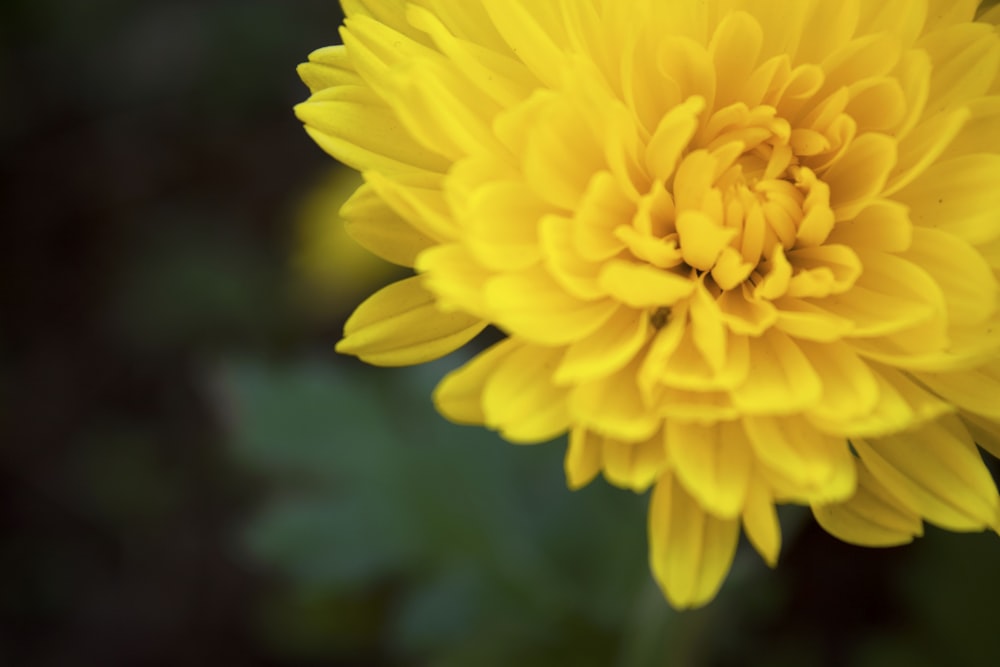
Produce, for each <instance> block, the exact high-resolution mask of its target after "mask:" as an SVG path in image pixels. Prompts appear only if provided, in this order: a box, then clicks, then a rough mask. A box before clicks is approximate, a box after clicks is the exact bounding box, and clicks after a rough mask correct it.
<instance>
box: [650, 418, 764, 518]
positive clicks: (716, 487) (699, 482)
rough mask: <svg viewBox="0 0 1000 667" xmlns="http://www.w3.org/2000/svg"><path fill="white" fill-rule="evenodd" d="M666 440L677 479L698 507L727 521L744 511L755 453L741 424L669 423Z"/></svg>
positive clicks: (669, 421) (671, 421)
mask: <svg viewBox="0 0 1000 667" xmlns="http://www.w3.org/2000/svg"><path fill="white" fill-rule="evenodd" d="M665 439H666V443H667V449H668V451H669V454H670V462H671V464H672V466H673V469H674V472H675V473H676V475H677V479H678V480H680V482H681V483H682V484H683V485H684V488H685V489H687V491H688V493H690V494H691V495H692V496H693V497H694V498H696V499H697V501H698V504H699V505H701V506H702V507H704V508H705V509H706V510H707V511H708V512H710V513H712V514H714V515H716V516H718V517H721V518H725V519H731V518H736V517H738V516H739V515H740V513H741V512H742V511H743V505H744V502H745V500H746V495H747V487H748V486H749V483H750V475H751V471H752V460H753V459H752V458H751V456H752V452H751V448H750V443H749V441H748V440H747V436H746V434H745V433H744V432H743V428H742V427H741V426H740V424H739V423H738V422H725V423H722V424H712V425H701V424H696V423H684V422H680V421H678V420H676V419H671V420H668V421H667V422H666V432H665Z"/></svg>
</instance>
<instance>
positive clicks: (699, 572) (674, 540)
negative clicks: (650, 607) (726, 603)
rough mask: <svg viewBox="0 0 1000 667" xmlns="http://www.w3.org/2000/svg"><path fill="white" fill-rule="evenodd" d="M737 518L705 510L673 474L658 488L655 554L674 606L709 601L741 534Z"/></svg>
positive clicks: (653, 512)
mask: <svg viewBox="0 0 1000 667" xmlns="http://www.w3.org/2000/svg"><path fill="white" fill-rule="evenodd" d="M739 531H740V527H739V521H738V520H737V519H720V518H718V517H716V516H713V515H711V514H709V513H707V512H705V510H703V509H702V508H701V507H700V506H699V505H698V503H696V502H695V501H694V499H693V498H691V496H689V495H688V494H687V492H686V491H685V490H684V488H683V487H682V486H681V485H680V484H678V483H677V482H676V481H675V480H674V479H673V477H672V476H671V475H669V474H668V475H664V476H663V477H661V478H660V481H659V482H658V483H657V484H656V487H655V488H654V489H653V496H652V499H651V500H650V507H649V557H650V565H651V567H652V569H653V576H654V577H655V578H656V582H657V583H658V584H659V585H660V588H661V589H662V590H663V593H664V594H665V595H666V596H667V599H668V600H669V601H670V604H672V605H673V606H674V607H676V608H678V609H684V608H687V607H698V606H701V605H704V604H705V603H707V602H709V601H710V600H711V599H712V598H713V597H715V594H716V593H717V592H718V590H719V587H720V586H722V581H723V579H725V576H726V574H727V573H728V572H729V567H730V565H731V564H732V562H733V555H734V554H735V552H736V543H737V541H738V538H739Z"/></svg>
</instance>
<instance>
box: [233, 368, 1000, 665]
mask: <svg viewBox="0 0 1000 667" xmlns="http://www.w3.org/2000/svg"><path fill="white" fill-rule="evenodd" d="M461 358H462V355H461V354H457V355H455V356H454V357H452V358H450V359H447V360H443V361H441V362H437V363H434V364H429V365H427V366H425V367H421V368H417V369H394V370H389V369H366V368H363V367H361V366H359V365H356V364H353V363H341V362H338V363H332V362H331V361H329V360H328V359H324V358H318V359H317V358H313V359H304V360H302V361H299V362H294V363H285V364H281V365H274V364H261V363H259V362H253V361H250V362H247V361H244V362H240V363H233V364H229V365H226V366H224V367H223V368H222V369H221V370H220V374H219V377H220V387H221V389H222V391H221V395H222V396H223V397H224V405H226V413H227V415H228V418H227V421H228V422H229V424H230V427H231V429H232V433H233V439H232V446H233V454H234V456H235V457H236V459H237V460H239V461H242V462H243V464H244V465H246V466H247V467H248V468H249V469H251V470H253V471H255V472H256V473H257V474H258V475H259V476H261V478H262V479H263V480H265V481H266V483H267V485H268V486H269V488H270V491H269V493H268V494H267V495H266V496H265V497H264V499H263V500H262V505H261V506H260V508H259V510H258V511H257V513H256V514H255V515H254V516H253V518H252V520H251V522H250V524H249V525H248V527H247V533H246V535H247V538H246V539H247V544H248V547H249V552H248V553H249V555H250V557H251V558H252V559H253V560H255V561H257V562H259V563H263V564H267V565H268V566H269V567H270V568H273V569H275V570H277V571H279V572H281V573H283V575H284V576H285V577H287V579H288V582H289V588H288V589H286V590H284V591H283V593H282V594H281V596H280V598H279V599H278V600H275V599H268V600H266V604H265V605H264V606H263V608H262V609H261V616H260V617H259V619H260V622H261V623H262V624H263V627H264V628H265V633H266V634H267V636H268V641H269V642H270V643H271V647H272V649H273V650H275V651H279V652H285V653H286V654H288V655H293V656H296V657H300V658H304V657H307V658H310V659H314V660H320V661H322V660H323V659H326V660H331V659H339V660H346V661H347V662H348V663H350V664H353V663H352V662H351V661H352V660H362V659H365V658H367V659H369V660H370V659H373V656H379V657H378V659H379V660H381V661H384V662H385V663H386V664H421V665H425V664H426V665H441V666H451V665H455V666H460V665H485V666H492V665H497V666H499V665H509V664H524V665H529V666H530V665H539V666H542V665H617V666H620V667H640V666H652V665H666V664H670V665H734V666H735V665H761V666H764V665H797V666H801V665H840V664H858V665H876V664H878V665H889V666H890V667H891V666H892V665H934V664H944V663H948V664H967V665H989V664H1000V662H998V661H1000V650H998V647H997V645H996V644H995V642H994V640H993V635H992V633H991V632H990V627H991V623H992V620H991V619H992V614H991V608H992V606H993V598H994V596H995V595H996V593H997V591H998V590H1000V575H998V573H997V571H996V568H993V567H991V564H992V563H996V562H997V557H998V556H1000V542H998V540H997V539H996V536H995V535H980V536H955V535H951V534H948V533H943V532H940V531H936V530H931V531H930V534H929V535H928V536H927V537H926V538H925V539H923V540H921V541H919V542H918V543H917V544H916V545H915V546H912V547H909V548H904V549H891V550H863V549H858V548H855V547H850V546H847V545H842V544H840V543H838V542H836V541H835V540H832V538H829V537H828V536H826V535H825V534H824V533H822V531H821V530H819V529H818V528H817V527H816V526H815V525H814V524H813V523H812V522H811V520H810V519H809V518H808V516H807V514H806V513H805V512H803V511H797V510H795V509H794V508H791V509H788V508H786V509H785V510H784V511H783V514H782V518H783V525H784V532H785V539H786V543H790V544H789V547H788V548H787V550H786V553H785V556H784V562H783V563H782V564H781V565H780V566H779V569H778V570H777V571H776V572H775V573H769V572H768V570H767V568H766V567H764V565H763V564H762V563H761V562H760V560H759V559H758V558H757V556H756V554H755V553H753V551H752V549H750V548H749V546H748V545H746V544H743V545H741V548H740V551H739V553H738V555H737V562H736V566H735V567H734V571H733V573H732V575H731V577H730V580H729V582H727V584H726V585H725V586H724V588H723V591H722V593H721V594H720V597H719V599H717V600H716V601H715V602H714V603H712V605H710V606H709V607H708V608H706V609H703V610H698V611H695V612H685V613H677V612H674V611H672V610H670V609H669V607H668V606H667V605H666V603H665V602H664V600H663V598H662V596H661V595H660V593H659V591H657V590H656V588H655V586H654V585H653V583H652V581H651V579H650V577H649V574H648V571H647V566H646V560H645V558H646V554H645V552H646V547H645V527H644V522H645V498H643V497H638V496H636V495H635V494H632V493H629V492H625V491H621V490H618V489H613V488H611V487H609V486H608V485H606V484H604V483H603V482H601V481H598V482H595V483H594V484H592V485H590V486H589V487H587V488H586V489H584V490H581V491H578V492H575V493H573V492H569V491H568V490H566V487H565V483H564V480H563V475H562V464H561V457H562V453H563V451H564V443H563V442H555V443H549V444H546V445H540V446H536V447H516V446H512V445H510V444H507V443H504V442H502V441H500V440H499V439H498V438H496V437H495V436H494V435H492V434H490V433H488V432H487V431H485V430H482V429H475V428H467V427H459V426H455V425H451V424H448V423H446V422H445V421H444V420H442V419H441V418H440V417H438V416H437V415H436V414H435V413H434V412H433V409H432V406H431V404H430V400H429V394H430V390H431V388H432V387H433V384H434V381H435V379H436V378H438V377H440V375H442V374H443V373H444V372H445V370H446V369H447V368H449V367H453V366H455V365H457V364H458V363H460V361H461ZM959 540H963V541H962V542H959ZM959 545H961V546H959ZM789 561H790V562H789ZM276 605H277V606H276ZM276 609H280V610H281V611H280V612H276V611H275V610H276ZM956 609H958V610H961V613H956ZM276 613H279V615H280V616H282V617H283V618H284V619H285V621H284V622H281V623H278V624H275V622H274V621H275V618H274V615H275V614H276ZM290 615H295V617H296V618H300V619H302V621H304V622H299V623H295V624H290V623H289V622H288V618H289V616H290ZM844 615H847V616H846V617H845V616H844ZM824 623H825V624H828V625H824ZM268 629H269V631H268ZM290 638H294V641H290ZM949 656H951V658H950V659H958V658H961V659H960V660H959V661H958V662H954V663H951V662H949ZM379 664H382V662H380V663H379Z"/></svg>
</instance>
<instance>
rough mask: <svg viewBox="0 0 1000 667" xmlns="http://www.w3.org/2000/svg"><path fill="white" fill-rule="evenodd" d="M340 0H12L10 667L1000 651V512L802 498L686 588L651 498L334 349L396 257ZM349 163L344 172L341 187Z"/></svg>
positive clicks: (624, 666) (733, 660)
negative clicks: (865, 513) (661, 582)
mask: <svg viewBox="0 0 1000 667" xmlns="http://www.w3.org/2000/svg"><path fill="white" fill-rule="evenodd" d="M339 20H340V15H339V10H338V7H337V5H336V3H335V2H334V1H333V0H295V1H289V2H276V1H274V0H270V1H265V0H200V1H198V2H194V1H188V2H181V1H174V2H167V1H165V0H148V1H146V2H142V3H138V2H124V1H116V0H91V1H89V2H85V1H83V0H64V1H62V2H56V1H55V0H35V1H33V2H29V1H26V0H7V2H5V3H3V4H2V5H0V206H2V209H0V212H2V224H3V230H4V234H3V241H4V242H3V244H2V251H0V252H2V253H3V258H2V264H0V272H2V273H0V305H2V309H0V312H2V322H0V341H2V345H0V355H2V356H0V424H2V433H0V530H2V533H0V665H16V666H20V665H31V666H34V665H39V666H63V665H110V666H116V665H270V666H275V667H278V666H313V665H316V666H319V665H335V666H339V665H362V666H364V665H371V666H375V665H441V666H445V665H448V666H456V667H459V666H466V665H469V666H477V665H484V666H487V667H489V666H493V665H497V666H500V665H514V664H516V665H527V666H535V665H538V666H542V665H614V666H618V667H645V666H652V665H717V666H730V665H732V666H735V665H790V666H791V665H796V666H809V665H819V666H827V665H829V666H835V665H862V666H867V665H872V666H875V665H910V666H913V665H916V666H921V665H945V664H947V665H997V664H1000V644H998V642H997V640H996V629H997V620H996V619H997V611H996V609H997V603H996V600H997V599H998V598H1000V567H998V565H1000V538H997V536H995V535H949V534H945V533H942V532H940V531H936V530H933V529H929V530H928V536H927V537H926V538H925V539H923V540H921V541H919V542H918V543H917V544H916V545H914V546H912V547H909V548H905V549H889V550H863V549H855V548H851V547H848V546H845V545H842V544H840V543H838V542H836V541H835V540H833V539H831V538H828V537H827V536H826V535H825V534H824V533H823V532H822V531H821V530H819V529H818V528H817V527H816V526H815V524H814V523H813V522H812V521H811V519H810V518H809V516H808V515H807V514H806V513H804V512H802V511H797V510H796V509H795V508H790V509H787V510H786V511H784V512H783V514H782V520H783V524H784V526H785V530H786V536H785V548H784V551H783V555H782V559H781V563H780V564H779V567H778V569H777V570H776V571H770V570H768V569H767V568H766V567H765V566H764V565H763V564H762V563H761V562H760V560H759V559H758V558H757V557H756V556H755V555H754V554H753V553H752V552H751V550H749V549H748V548H747V546H746V545H745V544H744V545H741V547H740V551H739V553H738V555H737V559H736V563H735V565H734V568H733V572H732V574H731V576H730V578H729V581H728V582H727V584H726V585H725V587H724V588H723V590H722V592H721V594H720V595H719V598H718V599H717V600H716V601H715V602H714V603H713V604H712V605H710V606H709V607H708V608H706V609H704V610H700V611H697V612H690V613H683V614H678V613H675V612H673V611H671V610H670V609H669V608H668V607H667V605H666V603H665V602H664V601H663V599H662V597H661V596H660V594H659V592H658V591H657V590H656V588H655V586H654V585H653V584H652V582H651V579H650V576H649V574H648V570H647V566H646V545H645V534H644V532H645V498H644V497H640V496H636V495H634V494H632V493H629V492H624V491H619V490H617V489H613V488H610V487H608V486H607V485H606V484H604V483H603V482H601V481H598V482H595V483H594V484H592V485H591V486H590V487H588V488H587V489H585V490H582V491H579V492H576V493H571V492H569V491H567V490H566V488H565V485H564V482H563V477H562V463H561V460H562V452H563V448H564V443H562V442H557V443H550V444H548V445H544V446H539V447H515V446H512V445H508V444H506V443H503V442H501V441H499V440H498V439H497V438H495V437H494V436H492V435H491V434H489V433H487V432H485V431H483V430H479V429H474V428H461V427H457V426H453V425H450V424H447V423H446V422H444V421H443V420H442V419H440V418H439V417H438V416H437V415H436V414H435V413H434V411H433V408H432V406H431V403H430V398H429V392H430V388H431V387H433V385H434V383H435V382H436V380H437V379H438V378H439V377H440V376H441V375H442V374H443V373H444V372H446V371H447V370H448V369H449V368H452V367H454V366H456V365H458V364H459V363H460V362H461V360H462V358H463V354H464V355H468V354H469V352H465V353H459V354H457V355H454V356H453V358H450V359H445V360H442V361H440V362H436V363H433V364H429V365H427V366H424V367H419V368H412V369H394V370H385V369H371V368H366V367H364V366H362V365H361V364H359V363H356V362H354V361H353V360H351V359H345V358H340V357H338V356H337V355H335V354H334V353H333V343H334V342H335V340H336V339H337V337H338V333H339V330H340V327H341V325H342V323H343V320H344V319H345V317H346V316H347V314H348V313H349V311H350V309H351V307H353V306H354V305H355V304H357V303H358V302H359V301H360V300H361V299H362V298H363V296H364V295H365V294H367V293H369V292H371V291H372V290H373V289H375V287H377V286H378V285H380V284H383V283H385V282H388V281H389V280H391V279H392V278H393V277H394V275H396V274H395V273H394V270H393V269H391V268H389V267H385V266H383V265H379V264H378V263H377V262H375V261H373V260H369V259H367V258H366V257H365V256H364V255H361V254H359V253H357V252H355V251H354V249H353V247H352V246H347V245H344V244H343V243H341V241H342V239H341V237H340V235H339V232H338V230H339V227H338V221H337V220H336V217H335V215H334V212H335V210H336V205H337V201H338V199H339V198H340V197H341V196H342V193H343V192H344V191H345V188H349V187H350V179H351V176H350V175H347V174H344V173H336V172H335V171H333V170H332V168H333V162H332V160H331V159H329V158H328V157H326V156H325V155H324V154H322V153H321V152H320V151H319V149H318V148H316V147H315V146H314V145H313V144H312V142H311V141H310V140H309V139H308V137H307V136H306V135H305V133H304V132H303V131H302V129H301V127H300V125H299V123H298V122H297V121H296V120H295V118H294V117H293V115H292V112H291V107H292V105H293V104H295V103H296V102H298V101H301V100H302V99H304V98H305V96H306V91H305V88H304V87H303V86H302V85H301V84H300V83H299V82H298V80H297V77H296V75H295V72H294V68H295V65H296V64H297V63H298V62H300V61H302V60H303V59H304V58H305V57H306V55H307V54H308V52H309V51H310V50H312V49H313V48H317V47H320V46H323V45H325V44H328V43H332V42H334V41H335V40H336V39H337V38H336V26H337V25H338V23H339ZM345 179H346V180H345Z"/></svg>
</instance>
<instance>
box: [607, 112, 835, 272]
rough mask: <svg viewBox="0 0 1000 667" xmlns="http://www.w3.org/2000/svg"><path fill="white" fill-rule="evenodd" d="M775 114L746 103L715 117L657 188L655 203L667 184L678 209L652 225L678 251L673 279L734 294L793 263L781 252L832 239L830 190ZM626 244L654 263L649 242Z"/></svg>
mask: <svg viewBox="0 0 1000 667" xmlns="http://www.w3.org/2000/svg"><path fill="white" fill-rule="evenodd" d="M775 113H776V112H775V110H774V108H773V107H768V106H760V107H757V108H755V109H749V108H747V107H746V105H744V104H742V103H737V104H733V105H730V106H728V107H725V108H723V109H720V110H718V111H716V112H714V113H713V114H712V115H711V116H710V117H709V118H708V119H707V120H706V121H703V122H702V123H701V125H700V127H699V128H698V129H697V130H696V131H695V132H694V133H693V134H692V137H691V140H690V141H689V142H688V144H687V147H686V149H685V151H682V153H681V155H680V156H679V158H678V160H677V163H676V169H675V170H674V171H673V172H672V174H671V175H670V177H669V178H668V179H666V181H665V182H663V183H662V184H661V183H654V184H653V187H652V190H651V193H650V195H649V196H650V197H654V198H655V197H656V196H657V194H658V192H659V189H658V188H659V187H660V186H661V185H662V187H663V190H664V191H665V193H667V194H666V196H667V197H669V198H670V199H671V202H670V203H671V204H672V205H671V206H669V207H666V206H660V207H659V209H658V210H660V212H661V217H660V218H659V219H658V220H654V222H653V223H652V224H651V225H647V227H648V228H650V229H652V230H656V231H657V232H658V236H659V237H660V239H661V240H662V241H663V242H664V243H667V244H669V245H670V247H671V248H673V249H675V250H676V254H675V260H676V261H675V262H674V263H673V264H671V265H670V268H671V269H672V270H673V271H675V272H678V273H682V274H685V275H694V276H697V277H701V276H705V278H704V279H705V280H707V281H711V282H712V283H714V284H715V286H717V287H718V288H719V289H721V290H731V289H734V288H736V287H738V286H739V285H741V284H743V283H744V282H745V281H748V280H749V281H750V282H751V283H752V284H757V283H758V282H760V279H762V278H763V276H765V275H767V274H768V273H770V272H771V271H772V270H773V269H774V267H775V266H777V265H778V264H787V262H784V261H783V260H784V257H781V258H780V259H779V258H776V257H775V255H776V253H781V254H782V255H784V254H785V253H786V252H788V251H792V250H794V249H796V248H802V247H811V246H817V245H820V244H822V243H823V242H824V241H825V240H826V237H827V235H828V234H829V232H830V230H831V229H832V228H833V212H832V211H831V209H830V202H829V188H828V187H827V185H826V184H825V183H823V182H822V181H821V180H820V179H819V178H818V177H817V175H816V174H815V173H814V172H813V171H812V170H811V169H810V168H808V167H806V166H803V165H801V164H800V163H799V160H798V158H797V156H796V155H795V152H794V151H793V149H792V146H791V144H790V137H791V134H792V131H791V128H790V126H789V123H788V122H787V121H786V120H784V119H782V118H778V117H776V115H775ZM650 208H651V209H652V210H657V207H656V206H651V207H650ZM635 227H636V228H637V229H638V228H639V227H638V226H635ZM639 231H642V230H641V229H640V230H639ZM623 236H625V237H626V239H625V240H626V243H627V244H628V246H629V248H630V250H631V251H632V253H633V255H635V256H636V257H638V258H640V259H646V260H647V261H648V258H649V253H648V251H647V250H648V248H646V247H645V246H643V244H642V243H641V242H639V241H641V240H642V239H641V238H628V237H638V236H641V235H635V234H623ZM630 241H632V242H630ZM658 265H659V266H661V267H664V268H666V266H665V265H664V264H663V263H659V264H658Z"/></svg>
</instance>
